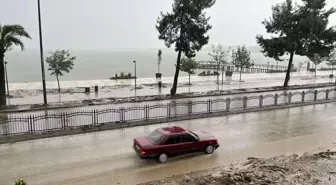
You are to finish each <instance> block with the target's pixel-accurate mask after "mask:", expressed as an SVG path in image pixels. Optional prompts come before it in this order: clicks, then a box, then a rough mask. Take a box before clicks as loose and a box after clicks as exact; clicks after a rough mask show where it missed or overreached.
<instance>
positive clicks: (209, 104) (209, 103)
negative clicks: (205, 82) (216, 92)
mask: <svg viewBox="0 0 336 185" xmlns="http://www.w3.org/2000/svg"><path fill="white" fill-rule="evenodd" d="M211 107H212V100H210V99H208V113H211Z"/></svg>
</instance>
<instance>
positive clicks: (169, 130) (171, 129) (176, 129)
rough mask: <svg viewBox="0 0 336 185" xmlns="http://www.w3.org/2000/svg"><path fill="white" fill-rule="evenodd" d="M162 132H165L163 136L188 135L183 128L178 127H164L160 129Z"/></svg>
mask: <svg viewBox="0 0 336 185" xmlns="http://www.w3.org/2000/svg"><path fill="white" fill-rule="evenodd" d="M159 130H160V131H161V132H163V134H165V135H169V134H183V133H186V132H187V130H186V129H184V128H182V127H178V126H172V127H163V128H160V129H159Z"/></svg>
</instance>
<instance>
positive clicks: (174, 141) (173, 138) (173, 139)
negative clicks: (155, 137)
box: [166, 136, 176, 145]
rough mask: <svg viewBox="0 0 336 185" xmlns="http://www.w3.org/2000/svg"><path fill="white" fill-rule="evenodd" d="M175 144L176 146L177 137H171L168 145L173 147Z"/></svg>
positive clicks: (167, 142)
mask: <svg viewBox="0 0 336 185" xmlns="http://www.w3.org/2000/svg"><path fill="white" fill-rule="evenodd" d="M173 144H176V140H175V136H169V137H168V139H167V141H166V145H173Z"/></svg>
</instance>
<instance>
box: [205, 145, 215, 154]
mask: <svg viewBox="0 0 336 185" xmlns="http://www.w3.org/2000/svg"><path fill="white" fill-rule="evenodd" d="M214 150H215V147H214V146H212V145H208V146H207V147H206V148H205V151H204V152H205V153H206V154H212V153H213V152H214Z"/></svg>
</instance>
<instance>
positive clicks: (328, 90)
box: [326, 89, 330, 100]
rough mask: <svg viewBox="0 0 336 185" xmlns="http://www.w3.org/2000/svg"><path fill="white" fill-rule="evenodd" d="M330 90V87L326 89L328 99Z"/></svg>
mask: <svg viewBox="0 0 336 185" xmlns="http://www.w3.org/2000/svg"><path fill="white" fill-rule="evenodd" d="M329 92H330V89H327V90H326V100H329Z"/></svg>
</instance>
